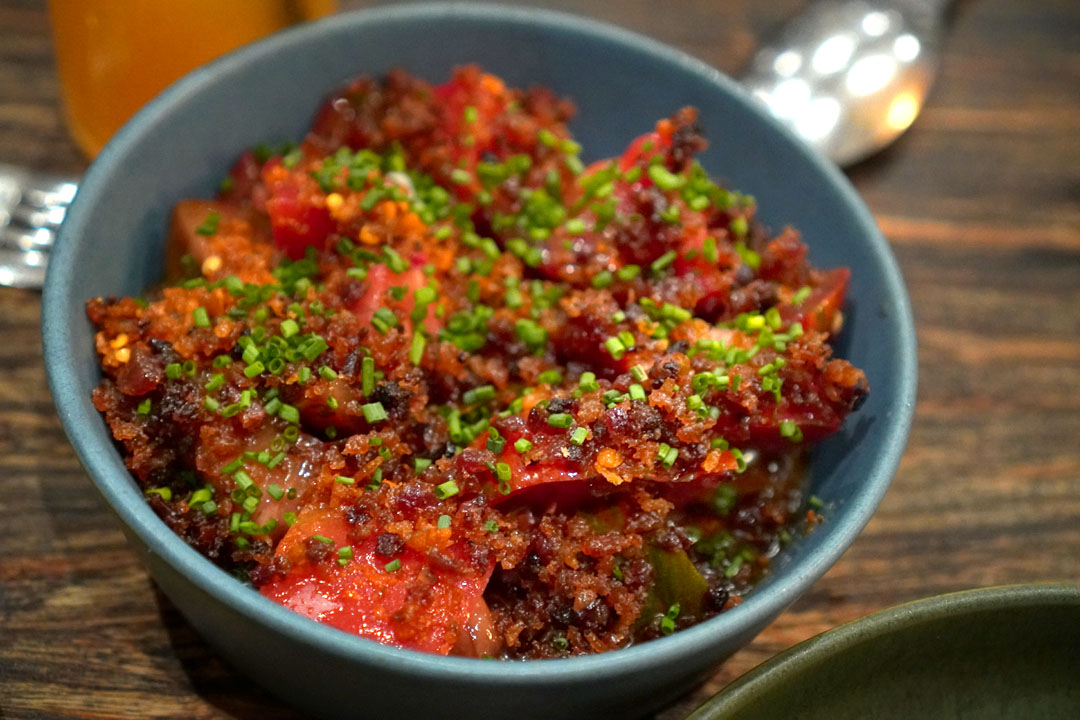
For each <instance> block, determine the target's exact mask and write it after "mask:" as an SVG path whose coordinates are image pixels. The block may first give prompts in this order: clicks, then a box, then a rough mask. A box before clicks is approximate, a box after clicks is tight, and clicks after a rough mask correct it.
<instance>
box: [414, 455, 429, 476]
mask: <svg viewBox="0 0 1080 720" xmlns="http://www.w3.org/2000/svg"><path fill="white" fill-rule="evenodd" d="M430 465H431V460H430V459H428V458H421V457H418V458H413V472H414V473H416V474H417V475H419V474H420V473H422V472H424V471H425V470H427V469H428V467H429V466H430Z"/></svg>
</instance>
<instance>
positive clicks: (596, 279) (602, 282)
mask: <svg viewBox="0 0 1080 720" xmlns="http://www.w3.org/2000/svg"><path fill="white" fill-rule="evenodd" d="M613 281H614V277H612V275H611V272H610V271H608V270H602V271H600V272H598V273H596V275H593V279H592V286H593V287H594V288H596V289H597V290H603V289H604V288H607V287H610V286H611V283H612V282H613Z"/></svg>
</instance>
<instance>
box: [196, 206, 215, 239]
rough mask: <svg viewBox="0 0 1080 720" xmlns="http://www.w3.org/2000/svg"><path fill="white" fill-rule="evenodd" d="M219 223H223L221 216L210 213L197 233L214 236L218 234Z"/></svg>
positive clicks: (197, 229)
mask: <svg viewBox="0 0 1080 720" xmlns="http://www.w3.org/2000/svg"><path fill="white" fill-rule="evenodd" d="M219 222H221V215H219V214H218V213H216V212H214V211H210V212H209V213H207V215H206V218H205V219H204V220H203V221H202V223H201V224H200V225H199V227H197V228H195V232H196V233H197V234H199V235H214V234H216V233H217V229H218V223H219Z"/></svg>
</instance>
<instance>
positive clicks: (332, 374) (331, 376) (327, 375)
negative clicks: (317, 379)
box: [319, 365, 338, 380]
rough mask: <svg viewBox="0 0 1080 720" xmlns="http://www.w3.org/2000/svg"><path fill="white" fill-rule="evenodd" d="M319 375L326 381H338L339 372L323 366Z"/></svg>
mask: <svg viewBox="0 0 1080 720" xmlns="http://www.w3.org/2000/svg"><path fill="white" fill-rule="evenodd" d="M319 375H320V376H321V377H322V378H323V379H324V380H337V376H338V374H337V372H336V371H335V370H334V369H333V368H332V367H330V366H329V365H323V366H322V367H320V368H319Z"/></svg>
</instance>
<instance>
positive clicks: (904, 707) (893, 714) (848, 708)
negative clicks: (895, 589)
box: [687, 585, 1080, 720]
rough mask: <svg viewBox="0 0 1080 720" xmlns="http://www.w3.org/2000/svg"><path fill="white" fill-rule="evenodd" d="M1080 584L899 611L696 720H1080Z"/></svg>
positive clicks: (827, 642)
mask: <svg viewBox="0 0 1080 720" xmlns="http://www.w3.org/2000/svg"><path fill="white" fill-rule="evenodd" d="M1077 677H1080V585H1013V586H1009V587H998V588H988V589H983V590H969V591H966V592H959V593H952V594H949V595H939V596H937V597H933V598H928V599H926V600H919V601H916V602H912V603H907V604H905V605H899V606H897V607H894V608H890V609H888V610H883V611H882V612H879V613H875V614H873V615H869V616H867V617H864V618H861V619H859V620H855V621H854V622H851V623H848V624H847V625H843V626H841V627H838V628H836V629H834V630H829V631H828V632H825V633H822V634H821V635H818V636H817V637H813V638H810V639H809V640H807V641H806V642H803V643H801V644H799V645H796V646H795V647H793V648H791V649H790V650H788V651H786V652H783V653H781V654H779V655H777V656H776V657H774V658H773V659H771V660H769V661H768V662H766V663H764V664H763V665H760V666H759V667H757V668H755V669H754V670H752V671H751V672H749V673H747V674H746V675H743V676H742V677H741V678H739V679H738V680H736V681H735V682H734V683H732V684H731V685H730V686H728V687H727V688H726V689H725V690H723V691H722V692H720V693H719V694H718V695H716V696H715V697H714V698H713V699H711V700H710V701H709V702H707V703H706V704H705V705H703V706H702V707H701V708H700V709H698V710H697V711H696V712H694V713H693V714H692V715H691V716H690V717H689V718H687V720H735V718H738V720H759V719H760V720H765V719H766V718H769V719H771V718H784V717H790V718H800V719H803V720H817V719H818V718H821V719H822V720H825V719H826V718H828V720H837V718H868V717H873V718H880V719H881V720H890V719H891V718H896V719H897V720H900V719H901V718H902V719H903V720H907V719H908V718H915V717H917V718H925V720H938V719H939V718H940V719H941V720H946V719H948V720H954V719H955V718H968V717H970V718H995V719H1000V720H1006V719H1010V718H1015V719H1016V720H1044V719H1045V720H1049V719H1050V718H1060V719H1061V720H1072V719H1073V718H1077V717H1080V684H1078V683H1077V682H1076V678H1077Z"/></svg>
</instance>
